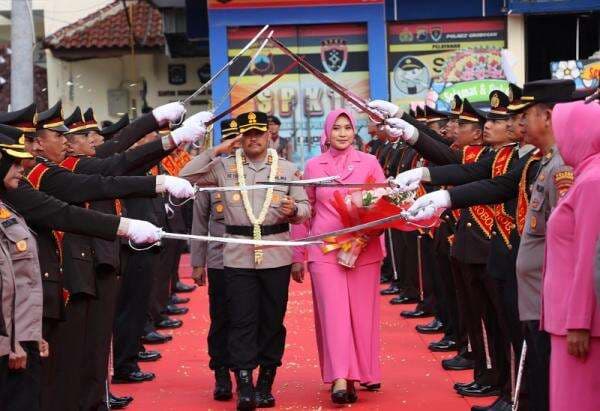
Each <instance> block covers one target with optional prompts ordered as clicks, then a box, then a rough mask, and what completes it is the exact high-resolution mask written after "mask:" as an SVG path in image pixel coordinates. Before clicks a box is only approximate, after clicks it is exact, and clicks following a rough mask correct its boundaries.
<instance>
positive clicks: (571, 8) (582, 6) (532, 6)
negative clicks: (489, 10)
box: [508, 0, 600, 14]
mask: <svg viewBox="0 0 600 411" xmlns="http://www.w3.org/2000/svg"><path fill="white" fill-rule="evenodd" d="M508 3H509V5H508V6H509V7H508V9H509V10H510V12H512V13H517V14H536V13H579V12H586V11H593V10H600V2H599V1H598V0H509V2H508Z"/></svg>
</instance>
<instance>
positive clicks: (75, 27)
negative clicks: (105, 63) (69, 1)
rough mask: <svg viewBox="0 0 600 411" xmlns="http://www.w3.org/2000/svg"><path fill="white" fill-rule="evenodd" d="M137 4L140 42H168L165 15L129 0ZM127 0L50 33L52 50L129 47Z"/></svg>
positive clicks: (135, 22) (135, 27)
mask: <svg viewBox="0 0 600 411" xmlns="http://www.w3.org/2000/svg"><path fill="white" fill-rule="evenodd" d="M126 4H127V9H129V6H130V5H133V19H132V25H133V32H134V38H135V45H136V46H143V47H159V46H163V45H164V44H165V37H164V35H163V25H162V16H161V14H160V12H159V11H158V10H157V9H156V8H154V7H152V6H151V5H150V4H148V3H146V2H144V1H129V0H128V1H127V2H126ZM127 12H128V10H127V11H126V10H125V8H124V7H123V2H122V1H121V0H117V1H115V2H113V3H111V4H109V5H107V6H105V7H103V8H101V9H100V10H98V11H96V12H94V13H92V14H90V15H88V16H86V17H84V18H82V19H80V20H78V21H76V22H75V23H72V24H70V25H68V26H66V27H63V28H62V29H60V30H58V31H57V32H55V33H54V34H51V35H50V36H48V37H46V39H45V40H44V44H45V45H46V47H48V48H50V49H52V50H66V49H71V50H75V49H85V48H88V49H89V48H122V47H129V26H128V24H127V15H126V13H127Z"/></svg>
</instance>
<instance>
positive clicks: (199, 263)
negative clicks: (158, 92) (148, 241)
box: [190, 119, 238, 401]
mask: <svg viewBox="0 0 600 411" xmlns="http://www.w3.org/2000/svg"><path fill="white" fill-rule="evenodd" d="M237 134H238V130H237V122H236V121H235V120H231V119H230V120H223V121H222V122H221V141H226V140H230V139H232V138H234V137H235V136H237ZM235 148H237V147H235ZM223 200H224V195H223V193H219V192H212V193H208V192H198V193H197V194H196V200H195V201H194V218H193V222H192V234H193V235H207V234H210V235H211V236H215V237H223V236H224V235H225V220H224V218H225V215H224V211H225V205H224V204H223ZM224 248H225V244H223V243H218V242H210V243H209V242H204V241H192V244H191V249H190V251H191V258H192V267H193V273H192V278H193V279H194V281H195V282H196V284H198V285H199V286H203V285H205V284H206V277H207V274H208V307H209V313H210V328H209V330H208V338H207V341H208V355H209V357H210V362H209V367H210V369H211V370H213V371H214V372H215V390H214V392H213V398H214V399H215V400H217V401H227V400H230V399H231V398H232V393H231V377H230V375H229V367H230V365H231V364H230V360H229V350H228V348H227V338H228V336H229V317H228V315H227V293H226V291H227V284H226V282H225V273H224V271H223V251H224Z"/></svg>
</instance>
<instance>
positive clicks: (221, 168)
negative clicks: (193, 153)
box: [179, 149, 310, 269]
mask: <svg viewBox="0 0 600 411" xmlns="http://www.w3.org/2000/svg"><path fill="white" fill-rule="evenodd" d="M270 172H271V164H270V163H269V161H268V159H265V161H264V162H262V163H260V164H254V163H252V162H250V161H247V162H245V163H244V173H245V176H246V184H247V185H251V184H255V183H257V182H260V181H268V179H269V174H270ZM179 175H180V176H181V177H184V178H186V179H187V180H189V181H190V182H192V183H195V184H198V185H199V186H203V185H217V186H236V185H238V175H237V171H236V164H235V156H234V155H231V156H229V157H225V158H223V157H215V155H214V151H213V149H209V150H207V151H205V152H203V153H201V154H200V155H198V156H197V157H195V158H194V159H193V160H192V161H190V162H189V163H188V164H187V165H186V166H185V167H184V168H183V169H182V170H181V172H180V173H179ZM298 175H299V172H298V169H297V167H296V166H295V165H294V164H292V163H290V162H289V161H287V160H285V159H281V158H280V159H279V168H278V171H277V177H276V180H277V181H294V180H297V179H298ZM266 192H267V190H251V191H248V197H249V200H250V204H251V205H252V210H253V214H254V216H256V217H258V215H259V214H260V211H261V209H262V206H263V203H264V200H265V196H266ZM222 195H223V204H224V206H225V209H224V220H225V224H226V225H234V226H248V227H252V223H251V222H250V219H249V218H248V216H247V215H246V209H245V207H244V204H243V201H242V196H241V194H240V192H239V191H229V192H225V193H222ZM286 195H287V196H290V197H292V198H294V200H295V201H296V205H297V206H298V213H297V214H296V215H295V216H294V217H293V218H291V219H289V218H288V217H286V216H284V215H283V214H282V212H281V210H280V203H281V200H282V199H283V197H284V196H286ZM309 217H310V205H309V202H308V197H307V195H306V192H305V191H304V188H302V187H297V186H291V187H290V186H275V188H274V190H273V200H272V202H271V204H270V206H269V210H268V213H267V216H266V218H265V221H264V222H263V225H265V226H268V225H276V224H282V223H287V222H290V223H292V224H298V223H301V222H303V221H304V220H306V219H308V218H309ZM226 236H228V237H237V238H248V237H244V236H231V235H229V234H226ZM289 239H290V233H289V231H287V232H284V233H279V234H273V235H268V236H263V240H289ZM263 252H264V258H263V261H262V263H261V264H256V263H255V261H254V246H252V245H240V244H227V245H226V246H225V252H224V261H223V262H224V265H225V266H226V267H233V268H250V269H266V268H275V267H282V266H285V265H289V264H291V263H292V249H291V248H286V247H270V248H263Z"/></svg>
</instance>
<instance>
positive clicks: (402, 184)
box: [393, 167, 425, 192]
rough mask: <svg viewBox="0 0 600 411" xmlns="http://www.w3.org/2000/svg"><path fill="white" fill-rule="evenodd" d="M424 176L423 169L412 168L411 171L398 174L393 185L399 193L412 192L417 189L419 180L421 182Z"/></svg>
mask: <svg viewBox="0 0 600 411" xmlns="http://www.w3.org/2000/svg"><path fill="white" fill-rule="evenodd" d="M424 175H425V167H418V168H413V169H412V170H407V171H405V172H403V173H400V174H398V175H397V176H396V178H394V183H393V184H394V185H395V186H396V189H397V190H398V191H400V192H404V191H413V190H416V189H417V188H419V184H420V183H421V180H423V176H424Z"/></svg>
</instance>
